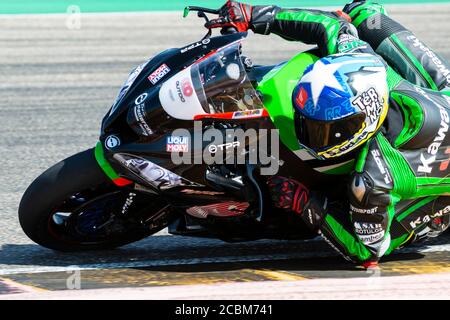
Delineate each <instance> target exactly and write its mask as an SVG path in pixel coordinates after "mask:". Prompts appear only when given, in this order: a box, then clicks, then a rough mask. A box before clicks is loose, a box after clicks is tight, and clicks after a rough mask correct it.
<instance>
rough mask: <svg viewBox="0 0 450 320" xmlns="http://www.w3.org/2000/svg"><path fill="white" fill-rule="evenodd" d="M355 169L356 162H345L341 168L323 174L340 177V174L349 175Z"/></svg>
mask: <svg viewBox="0 0 450 320" xmlns="http://www.w3.org/2000/svg"><path fill="white" fill-rule="evenodd" d="M354 168H355V160H351V161H348V162H344V163H343V164H342V165H341V166H339V167H336V168H333V169H330V170H325V171H324V172H323V173H326V174H335V175H339V174H349V173H350V172H352V171H353V169H354Z"/></svg>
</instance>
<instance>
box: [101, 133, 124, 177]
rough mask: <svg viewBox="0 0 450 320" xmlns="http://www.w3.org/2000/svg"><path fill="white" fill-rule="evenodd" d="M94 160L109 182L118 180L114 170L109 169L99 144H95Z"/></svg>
mask: <svg viewBox="0 0 450 320" xmlns="http://www.w3.org/2000/svg"><path fill="white" fill-rule="evenodd" d="M95 160H97V163H98V165H99V166H100V168H102V170H103V171H104V172H105V174H106V175H107V176H108V177H109V178H110V179H111V180H115V179H118V178H120V177H119V175H118V174H117V173H116V171H114V169H113V168H112V167H111V165H110V164H109V162H108V161H107V160H106V159H105V154H104V152H103V147H102V144H101V143H100V142H97V145H96V146H95Z"/></svg>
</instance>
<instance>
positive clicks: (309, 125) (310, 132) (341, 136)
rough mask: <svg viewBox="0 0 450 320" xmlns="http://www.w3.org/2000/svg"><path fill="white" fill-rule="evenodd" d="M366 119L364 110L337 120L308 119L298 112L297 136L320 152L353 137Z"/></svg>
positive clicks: (296, 118)
mask: <svg viewBox="0 0 450 320" xmlns="http://www.w3.org/2000/svg"><path fill="white" fill-rule="evenodd" d="M365 119H366V115H365V114H364V113H363V112H360V113H357V114H354V115H351V116H349V117H346V118H342V119H339V120H335V121H320V120H312V119H307V118H305V117H304V116H303V115H301V114H300V113H298V112H296V116H295V120H296V130H297V138H298V141H299V142H300V143H301V144H302V145H304V146H306V147H308V148H310V149H312V150H314V151H316V152H320V151H323V150H325V149H328V148H329V147H333V146H336V145H339V144H342V143H344V142H346V141H348V140H349V139H351V138H353V137H354V135H355V134H356V133H357V132H358V131H360V130H361V128H362V126H363V124H364V121H365Z"/></svg>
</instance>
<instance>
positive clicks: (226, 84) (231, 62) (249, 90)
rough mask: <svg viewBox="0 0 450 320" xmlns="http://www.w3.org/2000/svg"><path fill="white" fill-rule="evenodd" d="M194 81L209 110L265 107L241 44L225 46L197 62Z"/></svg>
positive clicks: (194, 67)
mask: <svg viewBox="0 0 450 320" xmlns="http://www.w3.org/2000/svg"><path fill="white" fill-rule="evenodd" d="M191 75H192V81H193V84H194V87H195V90H196V92H197V94H198V97H199V100H200V103H201V105H202V107H203V109H204V110H205V112H207V113H224V112H233V111H244V110H253V109H261V108H263V104H262V102H261V100H260V99H259V97H258V95H257V93H256V90H255V89H254V87H253V85H252V83H251V82H250V80H249V79H248V76H247V72H246V71H245V67H244V65H243V63H242V61H241V55H240V44H239V43H236V44H233V45H230V46H228V47H225V48H222V49H221V50H219V51H218V52H216V53H214V54H213V55H211V56H209V57H208V58H206V59H204V60H202V61H200V62H199V63H197V64H194V65H193V66H192V69H191Z"/></svg>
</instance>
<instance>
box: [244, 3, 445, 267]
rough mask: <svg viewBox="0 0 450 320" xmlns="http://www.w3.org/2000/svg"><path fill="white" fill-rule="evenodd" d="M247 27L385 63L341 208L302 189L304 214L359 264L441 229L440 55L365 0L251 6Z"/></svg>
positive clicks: (442, 102) (442, 125) (324, 51)
mask: <svg viewBox="0 0 450 320" xmlns="http://www.w3.org/2000/svg"><path fill="white" fill-rule="evenodd" d="M250 27H251V29H253V31H255V32H256V33H260V34H270V33H274V34H277V35H279V36H281V37H283V38H285V39H287V40H292V41H301V42H304V43H306V44H316V45H318V47H319V51H320V53H321V55H323V56H327V55H330V54H336V53H352V52H362V53H371V54H377V55H379V56H381V57H382V58H383V59H384V61H385V62H386V67H387V74H388V79H387V80H388V85H389V89H390V110H389V112H388V116H387V119H386V121H385V123H384V125H383V127H382V129H381V130H380V132H379V133H377V134H376V135H375V136H374V138H372V139H371V140H370V141H369V142H368V143H367V144H366V145H365V146H364V147H363V148H362V149H361V150H360V152H359V154H358V156H357V159H356V166H355V168H354V171H353V173H352V176H351V179H350V183H349V185H348V196H349V202H350V207H349V209H348V210H343V211H339V210H333V208H332V206H330V205H328V204H327V203H326V200H322V199H325V198H324V197H323V196H313V195H319V194H320V193H318V192H311V199H310V201H309V202H308V204H306V206H305V208H304V210H303V211H304V214H302V217H303V219H304V220H305V222H306V223H307V224H308V225H310V227H312V228H314V229H317V230H318V231H319V233H320V234H321V235H322V236H323V237H324V238H325V239H326V240H327V241H328V242H330V243H331V244H332V246H333V247H334V248H335V249H337V250H338V251H339V252H340V253H342V254H343V255H344V256H345V257H346V258H348V259H349V260H352V261H354V262H360V263H363V264H370V263H372V262H376V261H378V260H379V258H380V257H382V256H383V255H387V254H389V253H390V252H392V251H393V250H394V249H396V248H398V247H401V246H403V245H405V244H407V243H411V242H414V241H417V240H419V239H422V238H426V237H430V236H436V235H438V234H440V233H442V232H443V230H445V228H446V227H448V225H449V213H450V197H449V196H450V134H449V125H450V67H449V65H448V63H447V62H446V61H445V60H444V59H443V58H442V57H440V56H439V55H438V54H436V53H435V52H434V51H433V50H432V49H430V48H429V47H428V46H426V45H425V44H424V43H423V42H422V41H420V40H419V39H418V38H417V37H416V36H414V34H413V33H412V32H411V31H409V30H407V29H406V28H405V27H403V26H402V25H400V24H399V23H397V22H395V21H394V20H392V19H391V18H390V17H389V16H388V15H387V13H386V10H385V8H384V7H383V6H381V5H379V4H376V3H371V2H365V1H355V2H353V3H351V4H348V5H346V6H345V8H344V10H343V12H341V11H338V12H324V11H319V10H304V9H282V8H280V7H277V6H254V7H253V12H252V16H251V21H250ZM349 211H350V219H349V216H348V212H349Z"/></svg>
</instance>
